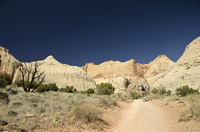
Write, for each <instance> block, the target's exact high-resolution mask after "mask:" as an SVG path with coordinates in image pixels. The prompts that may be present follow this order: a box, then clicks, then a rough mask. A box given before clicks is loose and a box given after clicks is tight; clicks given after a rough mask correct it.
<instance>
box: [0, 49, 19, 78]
mask: <svg viewBox="0 0 200 132" xmlns="http://www.w3.org/2000/svg"><path fill="white" fill-rule="evenodd" d="M19 65H20V62H19V61H18V60H16V59H15V58H14V57H13V56H12V55H11V54H10V53H9V50H8V49H5V48H3V47H1V46H0V74H5V73H7V74H8V75H9V76H10V77H13V75H14V73H15V70H16V69H17V67H18V66H19Z"/></svg>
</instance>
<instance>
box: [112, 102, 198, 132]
mask: <svg viewBox="0 0 200 132" xmlns="http://www.w3.org/2000/svg"><path fill="white" fill-rule="evenodd" d="M130 105H131V106H130V107H129V108H128V109H126V110H125V111H124V113H123V114H122V119H121V120H120V121H119V123H117V124H115V126H114V127H113V128H112V129H111V130H110V131H112V132H187V131H196V130H193V128H194V127H192V126H191V124H188V125H189V126H187V125H185V124H184V123H180V122H177V119H178V116H179V115H177V113H178V112H177V108H179V107H180V106H178V105H176V106H172V105H168V106H165V104H164V102H161V101H160V102H159V101H157V102H156V101H149V102H143V101H142V100H135V101H134V102H133V103H131V104H130ZM176 107H177V108H176ZM198 130H199V129H198Z"/></svg>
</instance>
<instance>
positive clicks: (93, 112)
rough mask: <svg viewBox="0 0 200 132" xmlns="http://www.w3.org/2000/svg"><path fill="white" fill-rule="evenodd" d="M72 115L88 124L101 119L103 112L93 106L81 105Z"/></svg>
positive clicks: (75, 107)
mask: <svg viewBox="0 0 200 132" xmlns="http://www.w3.org/2000/svg"><path fill="white" fill-rule="evenodd" d="M72 115H74V116H75V117H76V118H77V119H82V120H84V121H86V122H94V121H97V120H99V119H101V116H102V112H101V111H100V110H99V109H98V108H95V107H93V106H91V105H88V104H79V105H75V106H74V107H73V111H72Z"/></svg>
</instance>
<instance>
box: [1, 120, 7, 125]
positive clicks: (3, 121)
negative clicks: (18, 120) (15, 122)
mask: <svg viewBox="0 0 200 132" xmlns="http://www.w3.org/2000/svg"><path fill="white" fill-rule="evenodd" d="M5 125H8V122H7V121H5V120H0V126H5Z"/></svg>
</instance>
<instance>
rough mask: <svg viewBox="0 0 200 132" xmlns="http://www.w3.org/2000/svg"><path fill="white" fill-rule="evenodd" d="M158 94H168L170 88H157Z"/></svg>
mask: <svg viewBox="0 0 200 132" xmlns="http://www.w3.org/2000/svg"><path fill="white" fill-rule="evenodd" d="M159 94H160V95H163V94H167V95H170V94H171V90H167V91H166V90H165V88H161V89H160V90H159Z"/></svg>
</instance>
